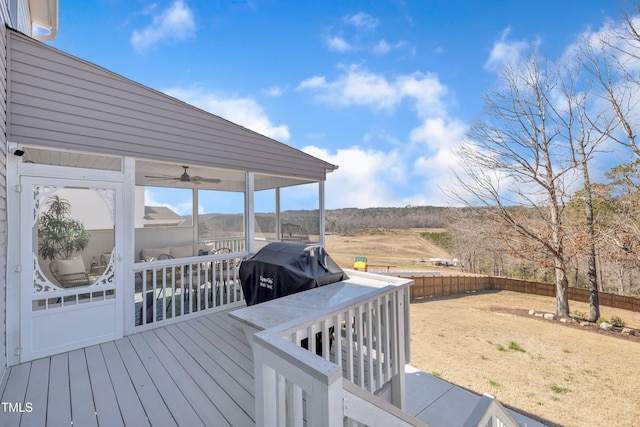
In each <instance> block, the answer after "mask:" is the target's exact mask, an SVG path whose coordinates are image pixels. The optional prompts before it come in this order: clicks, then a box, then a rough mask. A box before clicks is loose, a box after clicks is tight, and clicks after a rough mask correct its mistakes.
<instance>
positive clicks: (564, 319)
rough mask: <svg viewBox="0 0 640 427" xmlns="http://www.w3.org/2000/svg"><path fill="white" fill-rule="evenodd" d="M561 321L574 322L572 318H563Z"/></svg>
mask: <svg viewBox="0 0 640 427" xmlns="http://www.w3.org/2000/svg"><path fill="white" fill-rule="evenodd" d="M560 321H561V322H562V323H571V322H572V321H573V319H571V318H567V317H561V318H560Z"/></svg>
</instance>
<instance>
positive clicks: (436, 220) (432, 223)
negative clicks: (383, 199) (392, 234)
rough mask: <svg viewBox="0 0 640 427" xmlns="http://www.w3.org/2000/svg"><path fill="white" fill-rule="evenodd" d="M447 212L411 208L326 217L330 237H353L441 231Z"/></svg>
mask: <svg viewBox="0 0 640 427" xmlns="http://www.w3.org/2000/svg"><path fill="white" fill-rule="evenodd" d="M446 210H447V208H443V207H434V206H407V207H404V208H367V209H357V208H345V209H333V210H329V211H327V213H326V221H327V223H326V230H327V232H329V233H339V234H340V233H341V234H344V233H350V232H354V231H357V230H363V229H371V228H385V229H402V228H440V227H442V226H443V224H444V219H445V212H446Z"/></svg>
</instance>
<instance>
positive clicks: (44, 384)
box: [0, 311, 255, 427]
mask: <svg viewBox="0 0 640 427" xmlns="http://www.w3.org/2000/svg"><path fill="white" fill-rule="evenodd" d="M3 385H4V389H3V388H1V387H0V391H2V393H0V394H1V401H2V402H11V403H20V404H21V406H20V409H22V410H23V412H19V411H6V410H5V411H2V410H1V409H0V426H12V427H13V426H55V427H59V426H71V425H74V426H81V427H84V426H109V427H111V426H122V425H127V426H144V425H153V426H172V425H179V426H198V425H201V426H225V425H231V426H253V425H255V421H254V420H255V415H254V411H255V409H254V381H253V356H252V353H251V349H250V347H249V344H248V343H247V340H246V338H245V334H244V332H243V331H242V328H241V326H240V324H239V323H238V322H237V321H235V320H233V319H232V318H231V317H229V316H228V315H227V312H226V311H223V312H219V313H214V314H210V315H207V316H202V317H199V318H196V319H191V320H187V321H184V322H180V323H177V324H174V325H170V326H166V327H162V328H158V329H154V330H151V331H147V332H142V333H139V334H134V335H131V336H128V337H125V338H123V339H120V340H117V341H111V342H107V343H104V344H100V345H96V346H92V347H87V348H84V349H80V350H75V351H71V352H68V353H63V354H59V355H56V356H52V357H47V358H43V359H39V360H35V361H33V362H30V363H24V364H21V365H18V366H14V367H12V368H10V370H9V372H8V375H7V376H6V380H5V382H4V384H3ZM27 403H29V404H30V405H27ZM29 407H30V408H31V411H30V412H29ZM13 409H16V407H14V408H13Z"/></svg>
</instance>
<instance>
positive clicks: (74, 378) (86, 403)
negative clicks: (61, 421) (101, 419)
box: [69, 350, 98, 427]
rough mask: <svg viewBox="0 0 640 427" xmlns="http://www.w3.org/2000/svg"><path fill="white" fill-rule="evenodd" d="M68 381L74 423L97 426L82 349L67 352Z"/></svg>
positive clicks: (89, 426) (85, 360) (85, 359)
mask: <svg viewBox="0 0 640 427" xmlns="http://www.w3.org/2000/svg"><path fill="white" fill-rule="evenodd" d="M69 366H70V367H71V368H70V369H69V383H70V388H71V414H72V415H71V417H72V419H73V422H74V424H75V425H81V426H88V427H92V426H96V427H97V426H98V420H97V419H96V409H95V406H94V404H93V396H92V393H91V380H90V379H89V370H88V369H87V358H86V356H85V353H84V351H83V350H74V351H72V352H70V353H69Z"/></svg>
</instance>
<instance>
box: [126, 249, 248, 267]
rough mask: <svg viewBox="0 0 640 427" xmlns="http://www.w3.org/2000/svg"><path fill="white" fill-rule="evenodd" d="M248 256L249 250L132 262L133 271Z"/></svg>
mask: <svg viewBox="0 0 640 427" xmlns="http://www.w3.org/2000/svg"><path fill="white" fill-rule="evenodd" d="M247 256H249V252H234V253H230V254H217V255H194V256H190V257H184V258H170V259H162V260H153V261H146V262H136V263H134V264H133V268H132V270H133V271H142V270H149V269H154V268H162V267H177V266H181V265H185V264H197V263H199V262H207V261H224V260H229V259H236V258H246V257H247Z"/></svg>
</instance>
